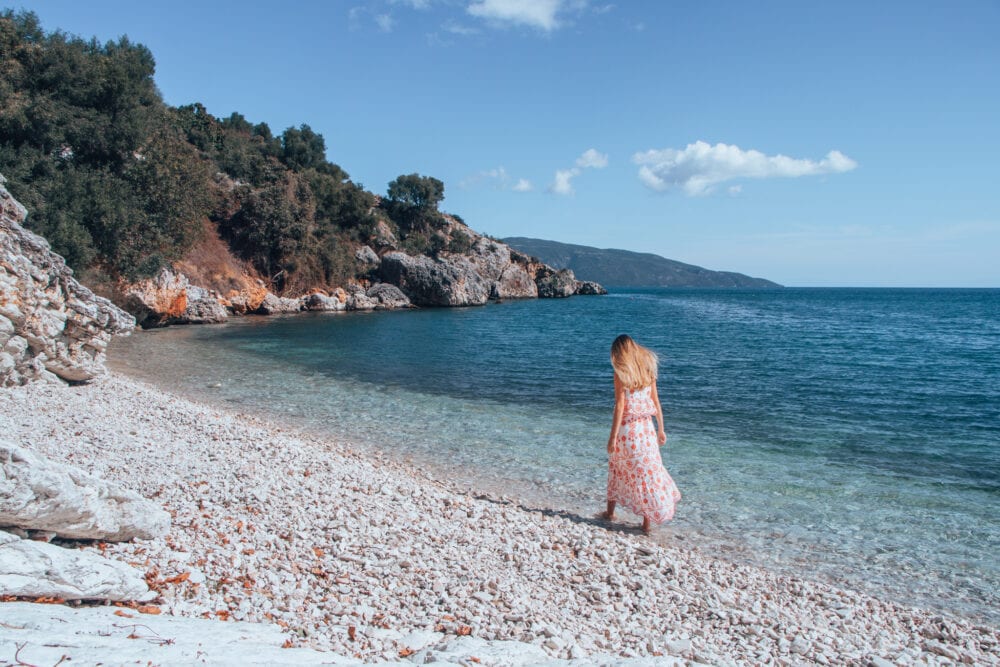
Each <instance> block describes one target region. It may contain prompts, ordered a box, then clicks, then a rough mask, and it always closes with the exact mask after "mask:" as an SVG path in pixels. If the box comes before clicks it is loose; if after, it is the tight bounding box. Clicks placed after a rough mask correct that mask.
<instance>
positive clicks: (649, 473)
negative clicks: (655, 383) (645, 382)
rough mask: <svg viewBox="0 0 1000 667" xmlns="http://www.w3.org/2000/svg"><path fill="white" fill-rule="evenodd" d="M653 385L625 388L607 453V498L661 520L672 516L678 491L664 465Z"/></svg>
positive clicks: (678, 495)
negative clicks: (619, 417)
mask: <svg viewBox="0 0 1000 667" xmlns="http://www.w3.org/2000/svg"><path fill="white" fill-rule="evenodd" d="M655 415H656V405H655V404H654V403H653V394H652V387H643V388H641V389H634V390H633V389H626V390H625V412H624V414H623V415H622V422H621V425H620V426H619V428H618V439H617V440H616V441H615V443H614V445H613V449H612V451H611V454H610V456H609V457H608V500H613V501H615V502H616V503H618V504H620V505H624V506H625V507H627V508H628V509H629V510H631V511H632V512H635V513H636V514H638V515H640V516H643V517H648V518H649V520H650V522H652V523H656V524H660V523H665V522H667V521H669V520H670V519H672V518H673V516H674V509H675V507H676V505H677V503H678V502H679V501H680V499H681V492H680V491H679V490H678V489H677V485H676V484H674V480H673V479H671V477H670V473H668V472H667V469H666V468H664V467H663V459H662V458H661V457H660V446H659V443H658V442H657V440H656V427H655V426H654V425H653V417H654V416H655Z"/></svg>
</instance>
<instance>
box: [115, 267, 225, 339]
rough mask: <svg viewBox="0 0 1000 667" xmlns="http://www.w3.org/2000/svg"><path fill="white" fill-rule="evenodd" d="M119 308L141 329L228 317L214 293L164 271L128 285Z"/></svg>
mask: <svg viewBox="0 0 1000 667" xmlns="http://www.w3.org/2000/svg"><path fill="white" fill-rule="evenodd" d="M123 305H124V306H125V308H127V309H128V311H129V312H130V313H132V314H133V315H134V316H135V319H136V321H137V322H138V323H139V325H140V326H142V327H143V328H149V327H156V326H166V325H168V324H208V323H216V322H225V321H226V319H228V317H229V313H228V312H227V311H226V309H225V307H224V306H223V305H222V304H221V303H220V302H219V298H218V295H217V294H214V293H213V292H210V291H209V290H206V289H204V288H202V287H198V286H197V285H192V284H191V283H190V282H189V281H188V279H187V276H185V275H184V274H183V273H174V272H173V271H171V270H169V269H166V268H163V269H161V270H160V272H159V273H158V274H157V275H156V277H154V278H150V279H148V280H141V281H138V282H136V283H133V284H131V285H129V286H128V287H127V288H126V289H125V296H124V304H123Z"/></svg>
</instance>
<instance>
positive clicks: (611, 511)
mask: <svg viewBox="0 0 1000 667" xmlns="http://www.w3.org/2000/svg"><path fill="white" fill-rule="evenodd" d="M601 517H602V518H604V519H607V520H608V521H613V520H614V518H615V501H613V500H609V501H608V509H607V511H606V512H605V513H604V514H602V515H601Z"/></svg>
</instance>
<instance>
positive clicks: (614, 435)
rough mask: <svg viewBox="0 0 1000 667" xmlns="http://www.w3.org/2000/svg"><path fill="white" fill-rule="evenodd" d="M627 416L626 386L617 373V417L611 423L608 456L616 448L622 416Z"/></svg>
mask: <svg viewBox="0 0 1000 667" xmlns="http://www.w3.org/2000/svg"><path fill="white" fill-rule="evenodd" d="M624 414H625V386H624V385H623V384H622V383H621V380H619V379H618V374H617V373H615V416H614V421H613V422H612V423H611V435H610V436H608V454H610V453H611V452H612V451H613V450H614V448H615V440H617V439H618V428H619V427H620V426H621V424H622V416H623V415H624Z"/></svg>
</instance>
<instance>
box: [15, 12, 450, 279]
mask: <svg viewBox="0 0 1000 667" xmlns="http://www.w3.org/2000/svg"><path fill="white" fill-rule="evenodd" d="M154 73H155V60H154V57H153V54H152V53H151V52H150V51H149V49H147V48H146V47H144V46H142V45H141V44H134V43H132V42H130V41H129V40H128V38H126V37H122V38H121V39H119V40H117V41H111V42H107V43H105V44H101V43H98V42H97V41H96V40H93V39H92V40H89V41H88V40H84V39H81V38H78V37H74V36H71V35H67V34H65V33H63V32H60V31H56V32H51V33H46V32H45V31H44V30H43V29H42V26H41V25H40V23H39V20H38V17H37V16H36V15H35V14H34V13H31V12H13V11H10V10H7V11H4V12H2V13H0V174H3V175H4V176H5V177H6V178H7V180H8V184H7V187H8V188H9V189H10V191H11V192H12V193H13V194H14V195H15V196H16V197H17V198H18V199H19V200H20V201H21V202H22V203H23V204H24V205H25V206H26V207H27V208H28V210H29V212H30V213H29V217H28V221H27V222H28V225H29V227H30V228H31V229H32V230H33V231H36V232H37V233H39V234H41V235H42V236H44V237H45V238H47V239H48V240H49V242H50V243H51V245H52V247H53V249H54V250H55V251H56V252H58V253H59V254H61V255H63V256H64V257H65V258H66V260H67V262H68V263H69V265H70V266H71V267H73V268H74V269H75V270H76V271H77V273H78V274H80V275H82V276H83V277H84V278H85V279H89V280H90V281H91V282H101V281H105V282H107V283H108V284H112V283H114V282H115V281H118V280H120V279H124V280H135V279H138V278H141V277H144V276H150V275H153V274H154V273H156V272H157V271H158V270H159V268H160V267H162V266H165V265H168V264H170V263H172V262H176V261H180V260H182V259H184V257H185V255H186V254H188V253H190V252H192V251H193V249H196V248H197V246H198V244H199V243H202V242H204V241H205V239H206V236H217V237H219V238H221V239H222V241H223V242H224V244H225V246H227V248H228V250H229V251H230V252H232V254H233V255H235V256H236V257H237V258H239V259H240V260H242V261H243V262H244V265H245V270H246V271H247V272H249V273H251V274H252V275H255V276H258V277H260V278H261V279H263V280H264V281H265V283H266V284H267V286H268V287H269V289H271V290H272V291H274V292H276V293H282V292H301V291H304V290H306V289H308V288H312V287H325V286H332V285H342V284H345V283H346V282H348V281H350V280H352V279H354V278H355V272H356V271H357V270H358V269H357V263H356V262H355V261H354V252H355V249H356V248H357V247H358V246H359V245H360V244H361V243H368V242H370V241H371V240H372V239H381V240H382V242H383V243H384V244H387V245H393V246H396V245H398V246H399V247H401V248H402V249H405V250H408V251H411V252H415V253H424V252H427V253H432V254H433V253H435V252H438V251H441V250H446V249H447V250H451V251H461V249H462V247H463V245H464V243H465V241H463V239H462V238H461V234H459V235H457V236H456V235H455V234H452V233H449V234H443V233H440V230H441V229H442V228H443V227H445V218H444V216H443V215H442V214H441V213H440V212H439V211H438V204H439V203H440V201H441V200H442V199H443V198H444V184H443V183H441V181H439V180H437V179H434V178H430V177H425V176H420V175H418V174H409V175H403V176H400V178H398V179H396V180H395V181H393V182H392V183H391V184H390V187H389V191H388V196H387V197H385V198H380V197H377V196H376V195H374V194H372V193H371V192H368V191H366V190H365V189H364V188H363V187H362V186H361V185H360V184H358V183H354V182H353V181H351V179H350V177H349V175H348V174H347V172H345V171H344V170H343V169H341V167H339V166H338V165H336V164H333V163H331V162H329V161H328V160H327V158H326V144H325V141H324V139H323V137H322V136H321V135H320V134H318V133H316V132H314V131H313V130H312V129H311V128H310V127H309V126H308V125H306V124H302V125H300V126H299V127H290V128H288V129H286V130H285V131H284V132H282V133H281V134H280V135H278V136H276V135H274V134H273V133H272V131H271V129H270V128H269V127H268V126H267V124H266V123H253V122H251V121H249V120H247V119H246V118H244V117H243V116H242V115H241V114H239V113H233V114H231V115H230V116H228V117H226V118H217V117H215V116H213V115H212V114H211V113H209V112H208V110H207V109H205V108H204V106H202V105H201V104H198V103H194V104H190V105H186V106H182V107H179V108H174V107H171V106H169V105H167V104H165V103H164V101H163V98H162V97H161V95H160V93H159V91H158V90H157V88H156V84H155V82H154V79H153V76H154ZM216 242H217V241H216Z"/></svg>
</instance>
